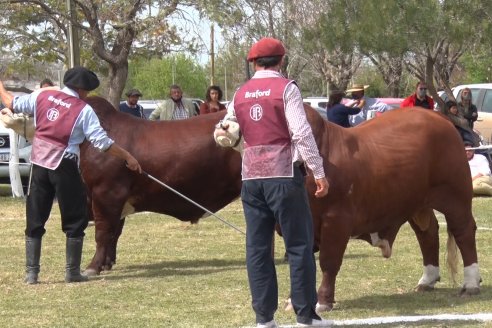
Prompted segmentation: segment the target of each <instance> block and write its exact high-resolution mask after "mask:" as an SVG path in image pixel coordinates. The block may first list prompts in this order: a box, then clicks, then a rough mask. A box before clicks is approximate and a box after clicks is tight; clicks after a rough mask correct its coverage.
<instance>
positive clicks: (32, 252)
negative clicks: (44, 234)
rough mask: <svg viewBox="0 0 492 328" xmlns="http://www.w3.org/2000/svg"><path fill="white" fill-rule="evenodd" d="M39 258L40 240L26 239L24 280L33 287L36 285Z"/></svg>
mask: <svg viewBox="0 0 492 328" xmlns="http://www.w3.org/2000/svg"><path fill="white" fill-rule="evenodd" d="M40 257H41V238H31V237H26V279H24V282H25V283H27V284H29V285H33V284H37V283H38V273H39V258H40Z"/></svg>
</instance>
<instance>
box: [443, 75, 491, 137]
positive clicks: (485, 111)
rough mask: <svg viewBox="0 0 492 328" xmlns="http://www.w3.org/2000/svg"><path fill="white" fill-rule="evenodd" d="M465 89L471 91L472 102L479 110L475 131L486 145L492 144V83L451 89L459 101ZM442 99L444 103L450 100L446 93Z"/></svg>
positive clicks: (465, 85) (466, 85)
mask: <svg viewBox="0 0 492 328" xmlns="http://www.w3.org/2000/svg"><path fill="white" fill-rule="evenodd" d="M465 88H469V89H470V90H471V93H472V102H473V104H474V105H475V106H477V110H478V119H477V121H476V122H475V125H474V129H475V130H476V131H477V132H478V133H479V134H480V135H481V137H482V139H483V141H484V142H485V143H487V144H490V143H492V83H478V84H462V85H458V86H456V87H454V88H452V89H451V90H452V91H453V96H454V97H455V98H456V99H457V100H459V99H461V92H462V91H463V89H465ZM440 97H441V98H442V99H443V100H444V101H447V100H448V96H447V95H446V93H442V94H441V95H440Z"/></svg>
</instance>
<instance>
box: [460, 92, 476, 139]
mask: <svg viewBox="0 0 492 328" xmlns="http://www.w3.org/2000/svg"><path fill="white" fill-rule="evenodd" d="M472 101H473V100H472V92H471V90H470V88H464V89H463V91H461V101H460V102H459V103H458V110H459V111H460V112H461V113H463V117H464V118H466V120H467V121H468V126H469V127H470V128H471V129H473V125H474V123H475V121H476V120H477V118H478V110H477V106H475V105H474V104H473V102H472Z"/></svg>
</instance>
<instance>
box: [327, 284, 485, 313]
mask: <svg viewBox="0 0 492 328" xmlns="http://www.w3.org/2000/svg"><path fill="white" fill-rule="evenodd" d="M459 290H460V288H459V287H456V288H436V289H435V290H434V291H430V292H416V291H413V290H412V291H409V292H407V293H398V294H391V295H381V294H377V295H376V294H375V295H369V296H363V297H359V298H354V299H348V300H344V301H342V302H341V303H340V306H341V307H343V309H344V310H347V309H362V310H367V309H370V308H375V307H377V308H378V309H384V310H385V311H391V312H392V313H394V314H393V315H401V316H403V315H404V316H411V315H422V309H425V311H426V312H428V311H431V310H432V309H438V310H439V311H440V313H443V311H444V313H446V309H449V312H450V313H453V312H455V311H456V310H455V307H456V306H458V305H461V304H470V303H475V302H488V301H490V299H491V297H492V287H490V286H482V287H481V293H480V294H479V295H475V296H470V297H460V296H459V295H458V292H459ZM336 309H337V308H335V311H336Z"/></svg>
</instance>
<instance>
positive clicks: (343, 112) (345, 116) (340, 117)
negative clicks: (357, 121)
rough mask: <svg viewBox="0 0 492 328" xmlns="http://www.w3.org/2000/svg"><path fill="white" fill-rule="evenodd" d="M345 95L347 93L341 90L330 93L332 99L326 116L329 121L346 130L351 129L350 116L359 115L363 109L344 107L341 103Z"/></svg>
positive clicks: (329, 100)
mask: <svg viewBox="0 0 492 328" xmlns="http://www.w3.org/2000/svg"><path fill="white" fill-rule="evenodd" d="M344 95H345V92H343V91H341V90H331V91H330V97H329V99H328V105H327V107H326V116H327V118H328V121H330V122H333V123H335V124H338V125H340V126H343V127H344V128H350V127H351V125H350V122H349V116H350V115H356V114H359V112H360V111H361V109H360V108H359V107H348V106H345V105H343V104H342V103H341V102H342V98H343V96H344Z"/></svg>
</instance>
